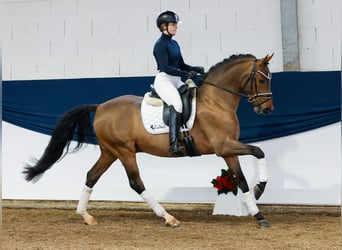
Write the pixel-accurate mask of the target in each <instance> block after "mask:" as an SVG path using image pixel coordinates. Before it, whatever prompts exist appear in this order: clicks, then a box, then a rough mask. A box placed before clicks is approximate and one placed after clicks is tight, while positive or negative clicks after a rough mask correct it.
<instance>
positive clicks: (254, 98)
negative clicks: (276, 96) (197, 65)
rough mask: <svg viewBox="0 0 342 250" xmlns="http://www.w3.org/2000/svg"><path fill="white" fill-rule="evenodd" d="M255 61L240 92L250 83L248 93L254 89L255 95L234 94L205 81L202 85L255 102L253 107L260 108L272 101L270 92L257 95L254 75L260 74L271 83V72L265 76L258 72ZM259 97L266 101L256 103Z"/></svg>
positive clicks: (234, 92)
mask: <svg viewBox="0 0 342 250" xmlns="http://www.w3.org/2000/svg"><path fill="white" fill-rule="evenodd" d="M257 61H258V59H255V60H254V64H253V69H252V72H251V73H250V74H249V76H248V78H247V79H246V80H245V82H244V84H243V85H242V90H244V89H245V88H246V86H247V84H248V82H251V84H250V86H251V90H250V93H252V92H253V88H254V89H255V93H254V94H249V95H246V94H244V93H240V92H236V91H233V90H230V89H227V88H225V87H222V86H220V85H217V84H216V83H213V82H209V81H206V80H202V83H204V84H207V85H210V86H213V87H215V88H218V89H220V90H223V91H225V92H228V93H230V94H233V95H238V96H240V97H244V98H246V99H247V100H248V101H249V102H252V103H254V102H256V105H254V106H260V105H261V104H263V103H265V102H267V101H268V100H270V99H272V92H269V93H258V87H257V82H256V74H257V73H259V74H261V75H262V76H263V77H265V78H266V79H268V80H269V81H271V78H272V74H271V72H268V74H267V75H266V74H265V73H264V72H262V71H261V70H258V69H257V66H256V63H257ZM244 92H245V91H244ZM259 97H263V98H266V100H264V101H263V102H261V103H260V102H258V101H257V98H259Z"/></svg>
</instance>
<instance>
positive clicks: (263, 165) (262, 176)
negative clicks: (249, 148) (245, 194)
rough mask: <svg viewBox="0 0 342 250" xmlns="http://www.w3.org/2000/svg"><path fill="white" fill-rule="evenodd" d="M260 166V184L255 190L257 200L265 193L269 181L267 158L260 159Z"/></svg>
mask: <svg viewBox="0 0 342 250" xmlns="http://www.w3.org/2000/svg"><path fill="white" fill-rule="evenodd" d="M258 165H259V183H258V184H256V185H255V186H254V188H253V190H254V197H255V199H257V200H259V198H260V196H261V195H262V194H263V193H264V190H265V187H266V184H267V180H268V173H267V165H266V160H265V158H261V159H259V160H258Z"/></svg>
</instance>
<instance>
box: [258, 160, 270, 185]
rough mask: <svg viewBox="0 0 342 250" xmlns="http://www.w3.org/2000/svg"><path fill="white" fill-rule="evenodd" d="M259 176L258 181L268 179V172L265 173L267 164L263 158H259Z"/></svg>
mask: <svg viewBox="0 0 342 250" xmlns="http://www.w3.org/2000/svg"><path fill="white" fill-rule="evenodd" d="M258 163H259V177H260V182H267V180H268V173H267V165H266V160H265V158H262V159H259V160H258Z"/></svg>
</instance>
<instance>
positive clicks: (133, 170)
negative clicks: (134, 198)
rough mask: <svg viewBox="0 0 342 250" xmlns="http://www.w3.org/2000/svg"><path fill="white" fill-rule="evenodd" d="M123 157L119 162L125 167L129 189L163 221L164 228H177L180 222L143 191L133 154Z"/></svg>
mask: <svg viewBox="0 0 342 250" xmlns="http://www.w3.org/2000/svg"><path fill="white" fill-rule="evenodd" d="M125 155H126V156H125V157H124V158H120V160H121V162H122V164H123V165H124V167H125V170H126V173H127V176H128V180H129V185H130V187H131V188H132V189H133V190H134V191H135V192H137V193H138V194H139V195H140V197H141V198H142V199H143V200H144V201H145V202H146V203H147V204H148V205H149V206H150V207H151V208H152V210H153V211H154V213H155V214H156V215H157V216H159V217H162V218H164V219H165V224H166V226H171V227H178V226H179V224H180V222H179V221H178V220H177V219H176V218H175V217H173V216H172V215H170V214H169V213H168V212H166V210H165V208H164V207H163V206H162V205H161V204H159V203H158V202H157V201H156V200H155V199H154V198H153V196H152V195H151V194H150V193H149V192H148V191H147V190H146V189H145V186H144V184H143V182H142V180H141V177H140V174H139V169H138V165H137V162H136V156H135V153H128V154H125Z"/></svg>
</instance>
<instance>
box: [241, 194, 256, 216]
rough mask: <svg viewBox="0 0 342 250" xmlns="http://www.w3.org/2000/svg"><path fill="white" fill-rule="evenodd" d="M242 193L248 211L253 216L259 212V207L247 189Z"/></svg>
mask: <svg viewBox="0 0 342 250" xmlns="http://www.w3.org/2000/svg"><path fill="white" fill-rule="evenodd" d="M243 195H244V196H245V200H246V204H247V207H248V212H249V213H250V214H251V215H253V216H254V215H256V214H257V213H258V212H259V208H258V207H257V205H256V204H255V201H254V199H253V196H252V194H251V193H250V192H249V191H248V192H246V193H243Z"/></svg>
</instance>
